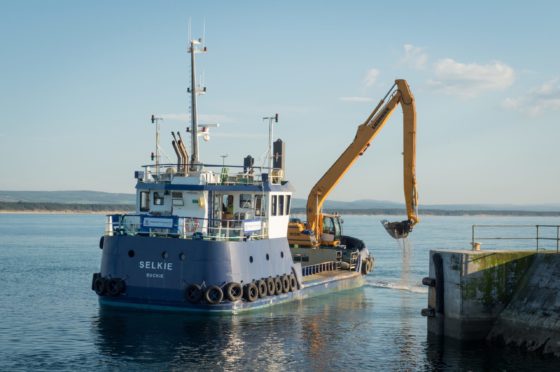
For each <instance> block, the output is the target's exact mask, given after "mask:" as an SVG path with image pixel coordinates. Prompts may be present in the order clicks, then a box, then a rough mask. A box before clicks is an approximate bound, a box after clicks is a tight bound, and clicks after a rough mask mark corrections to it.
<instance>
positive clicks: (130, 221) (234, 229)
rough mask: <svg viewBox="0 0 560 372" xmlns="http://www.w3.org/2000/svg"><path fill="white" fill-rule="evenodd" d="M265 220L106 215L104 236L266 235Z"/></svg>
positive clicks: (236, 237) (243, 237)
mask: <svg viewBox="0 0 560 372" xmlns="http://www.w3.org/2000/svg"><path fill="white" fill-rule="evenodd" d="M267 226H268V224H267V220H266V219H264V218H262V219H244V220H241V219H235V220H232V219H228V220H225V219H211V218H198V217H177V216H150V215H141V214H124V215H123V214H114V215H108V216H107V221H106V224H105V235H109V236H112V235H133V236H135V235H138V236H159V237H170V238H181V239H195V240H197V239H198V240H200V239H207V240H233V241H239V240H248V239H264V238H266V237H267V236H268V228H267Z"/></svg>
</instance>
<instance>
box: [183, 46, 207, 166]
mask: <svg viewBox="0 0 560 372" xmlns="http://www.w3.org/2000/svg"><path fill="white" fill-rule="evenodd" d="M201 43H202V39H198V40H194V39H193V40H191V41H190V46H189V53H190V54H191V87H190V89H188V90H187V91H188V92H189V93H190V94H191V130H190V132H191V151H192V155H191V165H190V171H196V170H197V167H198V165H199V159H198V114H197V111H196V97H197V95H199V94H203V93H204V92H206V88H202V89H198V88H197V87H196V74H195V72H196V70H195V57H194V55H195V54H196V53H204V52H206V50H207V49H206V47H203V46H202V45H201Z"/></svg>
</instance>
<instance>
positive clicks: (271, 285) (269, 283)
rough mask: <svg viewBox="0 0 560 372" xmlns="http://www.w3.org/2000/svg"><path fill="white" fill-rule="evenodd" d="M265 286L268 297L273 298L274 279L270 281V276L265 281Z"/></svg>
mask: <svg viewBox="0 0 560 372" xmlns="http://www.w3.org/2000/svg"><path fill="white" fill-rule="evenodd" d="M266 286H267V287H268V288H267V292H268V295H269V296H274V293H276V284H274V279H272V278H271V277H270V276H269V277H268V278H267V279H266Z"/></svg>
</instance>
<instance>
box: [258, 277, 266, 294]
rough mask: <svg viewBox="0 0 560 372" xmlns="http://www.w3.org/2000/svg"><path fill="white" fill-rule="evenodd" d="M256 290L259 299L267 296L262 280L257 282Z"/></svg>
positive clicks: (264, 283)
mask: <svg viewBox="0 0 560 372" xmlns="http://www.w3.org/2000/svg"><path fill="white" fill-rule="evenodd" d="M257 288H258V290H259V297H260V298H263V297H266V296H267V295H268V286H267V285H266V282H265V281H264V280H263V279H261V280H258V281H257Z"/></svg>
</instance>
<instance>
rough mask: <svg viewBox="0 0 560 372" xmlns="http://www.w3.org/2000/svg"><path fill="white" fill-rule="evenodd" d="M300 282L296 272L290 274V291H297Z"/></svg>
mask: <svg viewBox="0 0 560 372" xmlns="http://www.w3.org/2000/svg"><path fill="white" fill-rule="evenodd" d="M297 289H298V283H297V279H296V276H295V275H294V274H290V292H293V291H297Z"/></svg>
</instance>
